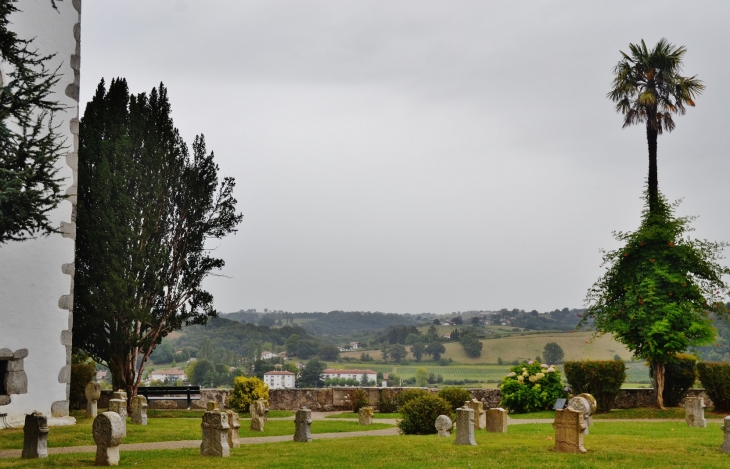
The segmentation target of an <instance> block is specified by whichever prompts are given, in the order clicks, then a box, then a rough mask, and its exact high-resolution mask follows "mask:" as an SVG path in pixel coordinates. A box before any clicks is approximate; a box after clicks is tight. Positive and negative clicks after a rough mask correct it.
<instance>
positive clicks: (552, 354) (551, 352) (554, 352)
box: [542, 342, 565, 365]
mask: <svg viewBox="0 0 730 469" xmlns="http://www.w3.org/2000/svg"><path fill="white" fill-rule="evenodd" d="M542 355H543V358H545V363H548V364H550V365H556V364H558V363H562V361H563V358H564V357H565V352H563V348H562V347H561V346H560V345H558V344H557V343H555V342H548V343H547V344H545V348H544V349H543V352H542Z"/></svg>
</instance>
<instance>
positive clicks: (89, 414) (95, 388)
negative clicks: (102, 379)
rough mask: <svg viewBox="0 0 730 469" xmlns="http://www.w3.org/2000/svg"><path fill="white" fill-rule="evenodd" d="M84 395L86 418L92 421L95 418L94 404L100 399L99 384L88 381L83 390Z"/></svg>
mask: <svg viewBox="0 0 730 469" xmlns="http://www.w3.org/2000/svg"><path fill="white" fill-rule="evenodd" d="M84 394H85V395H86V418H87V419H93V418H94V417H96V413H97V411H96V403H97V402H98V401H99V398H100V397H101V386H99V383H95V382H93V381H89V382H88V383H87V384H86V387H85V388H84Z"/></svg>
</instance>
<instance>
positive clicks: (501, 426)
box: [487, 407, 507, 433]
mask: <svg viewBox="0 0 730 469" xmlns="http://www.w3.org/2000/svg"><path fill="white" fill-rule="evenodd" d="M487 433H507V411H506V410H504V409H503V408H501V407H495V408H493V409H488V410H487Z"/></svg>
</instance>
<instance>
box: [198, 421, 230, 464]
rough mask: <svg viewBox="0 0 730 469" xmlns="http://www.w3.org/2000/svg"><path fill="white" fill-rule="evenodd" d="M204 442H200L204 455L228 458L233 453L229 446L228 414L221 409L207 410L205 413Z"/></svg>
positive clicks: (202, 426) (203, 423)
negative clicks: (220, 410)
mask: <svg viewBox="0 0 730 469" xmlns="http://www.w3.org/2000/svg"><path fill="white" fill-rule="evenodd" d="M200 428H202V429H203V442H202V443H201V444H200V454H202V455H203V456H217V457H219V458H227V457H228V456H230V455H231V447H230V446H228V429H229V428H230V426H229V425H228V414H226V413H224V412H219V411H215V410H213V411H207V412H206V413H204V414H203V422H202V423H201V424H200Z"/></svg>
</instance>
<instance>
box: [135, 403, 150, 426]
mask: <svg viewBox="0 0 730 469" xmlns="http://www.w3.org/2000/svg"><path fill="white" fill-rule="evenodd" d="M132 423H133V424H135V425H147V398H146V397H144V396H134V397H133V398H132Z"/></svg>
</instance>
